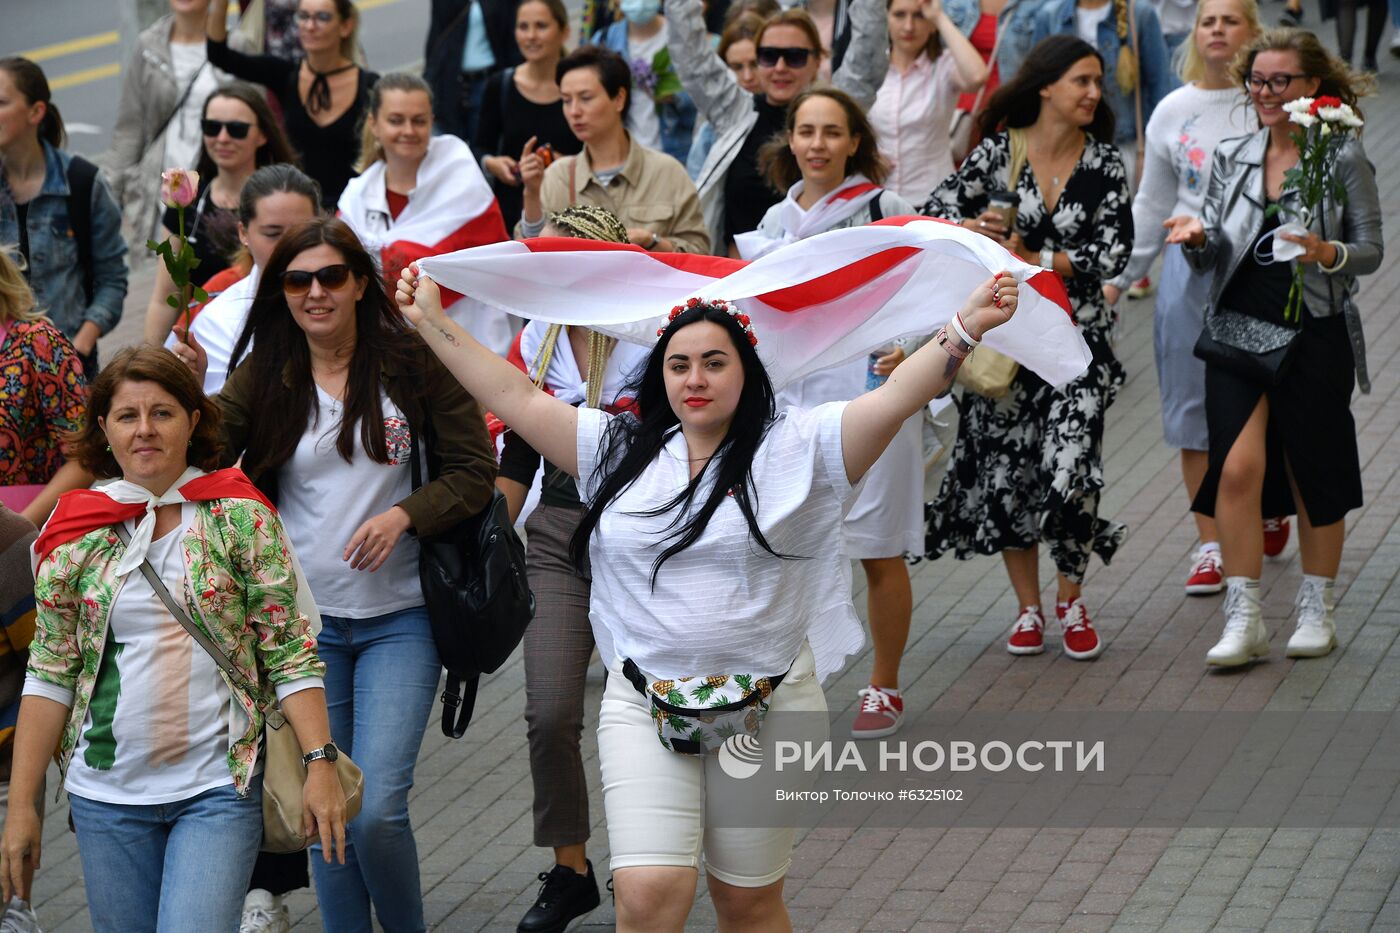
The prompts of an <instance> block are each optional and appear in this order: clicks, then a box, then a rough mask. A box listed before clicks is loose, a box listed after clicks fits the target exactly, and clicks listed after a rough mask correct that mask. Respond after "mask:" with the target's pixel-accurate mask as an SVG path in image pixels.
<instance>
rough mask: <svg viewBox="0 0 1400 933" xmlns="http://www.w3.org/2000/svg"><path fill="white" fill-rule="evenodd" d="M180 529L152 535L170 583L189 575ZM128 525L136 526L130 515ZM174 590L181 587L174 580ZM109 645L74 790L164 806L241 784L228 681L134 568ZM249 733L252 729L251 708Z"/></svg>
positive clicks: (114, 614) (184, 529) (115, 612)
mask: <svg viewBox="0 0 1400 933" xmlns="http://www.w3.org/2000/svg"><path fill="white" fill-rule="evenodd" d="M194 510H195V506H194V504H193V503H185V504H184V505H183V506H181V513H180V514H181V525H180V527H179V528H176V529H175V530H173V531H171V532H169V533H168V534H165V535H163V536H161V537H159V538H157V539H155V540H154V541H152V542H151V547H150V550H149V551H148V552H147V557H146V559H147V560H149V561H150V562H151V566H152V567H154V568H155V569H156V573H157V574H158V575H159V576H160V578H161V580H163V581H177V580H183V579H184V578H185V575H186V571H185V557H184V547H183V544H182V541H183V539H184V537H185V536H186V535H187V534H188V533H189V531H190V526H191V523H192V522H193V521H194ZM126 524H127V530H128V531H134V530H135V523H134V522H131V521H128V522H127V523H126ZM166 586H168V587H169V588H170V592H171V595H173V596H174V597H175V598H176V599H179V598H180V589H179V588H177V587H175V586H173V585H172V584H171V583H170V582H167V583H166ZM109 626H110V627H109V632H110V635H109V637H108V640H107V646H106V648H105V649H103V656H102V666H101V667H100V668H99V669H98V675H97V685H96V687H95V688H94V689H93V692H92V699H91V701H90V702H89V704H88V708H87V715H86V716H85V718H84V719H83V727H82V729H81V730H80V731H79V733H78V744H77V746H76V747H75V748H74V750H73V758H72V762H71V764H70V765H69V767H68V777H67V788H68V790H69V791H70V792H71V793H74V794H77V795H78V796H79V797H86V798H87V799H89V800H99V801H102V802H104V803H121V804H160V803H170V802H171V801H175V800H186V799H188V798H190V797H194V796H196V795H198V794H202V793H204V792H205V791H207V790H211V789H213V788H215V787H223V786H224V785H226V784H232V783H233V775H232V774H231V773H230V772H229V766H228V750H229V720H230V717H231V716H233V715H235V713H234V711H233V708H232V704H231V703H230V694H229V689H228V685H227V684H225V683H224V680H223V677H221V676H220V674H219V668H218V665H216V664H215V663H214V659H213V658H211V657H209V654H208V652H206V651H205V650H204V649H203V648H201V647H200V646H199V644H198V643H197V642H195V640H194V639H193V638H192V637H190V633H189V632H187V631H185V629H184V627H183V626H182V625H180V623H179V622H177V621H175V618H174V617H173V616H172V615H171V614H170V610H169V609H167V608H165V604H164V603H163V602H161V600H160V597H159V596H157V595H156V593H155V590H153V589H152V588H151V585H150V584H149V583H147V582H146V578H145V577H144V576H142V575H141V574H140V573H139V572H132V573H130V574H128V575H127V577H126V579H125V582H124V583H123V584H122V587H121V590H120V591H119V592H118V593H117V596H116V599H115V600H113V602H112V611H111V615H110V617H109ZM236 715H237V716H238V717H239V720H240V725H239V726H238V732H239V734H241V733H242V731H243V730H244V729H245V728H246V727H247V723H246V719H244V717H243V713H242V712H241V711H239V712H238V713H237V714H236Z"/></svg>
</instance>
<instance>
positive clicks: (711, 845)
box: [598, 642, 826, 888]
mask: <svg viewBox="0 0 1400 933" xmlns="http://www.w3.org/2000/svg"><path fill="white" fill-rule="evenodd" d="M774 711H799V712H806V711H810V712H821V713H825V712H826V696H825V695H824V694H823V693H822V688H821V684H820V683H818V682H817V677H816V671H815V665H814V661H813V658H812V649H811V648H810V647H809V646H808V645H807V644H806V643H805V642H804V643H803V645H802V651H801V653H799V654H798V656H797V661H796V662H794V664H793V666H792V671H791V672H790V673H789V674H788V676H787V677H786V678H784V680H783V682H782V683H781V684H779V685H778V689H776V690H774V691H773V702H772V705H771V706H770V707H769V712H770V713H772V712H774ZM799 718H803V717H799ZM787 721H788V722H792V720H787ZM782 724H783V720H781V719H779V720H778V721H776V722H775V721H774V720H773V719H771V718H765V720H764V724H763V726H762V728H761V729H760V730H759V736H760V738H761V739H763V740H764V741H765V742H767V741H778V740H780V739H782V738H784V736H783V735H781V734H779V732H780V730H781V729H782ZM770 726H772V727H773V728H771V729H770ZM803 737H804V738H807V736H806V735H804V736H803ZM598 760H599V764H600V766H601V770H602V772H603V810H604V812H605V814H606V815H607V820H608V846H609V848H610V849H611V851H612V856H611V859H610V861H609V866H610V868H611V869H612V870H613V871H617V870H618V869H619V868H637V867H641V866H648V867H656V866H673V867H677V868H694V869H696V870H697V871H698V870H699V869H700V855H701V852H703V853H704V856H705V871H706V873H707V874H709V875H710V876H711V877H713V878H716V879H718V880H720V881H723V882H724V883H725V884H732V885H734V886H736V887H741V888H759V887H763V886H765V885H769V884H772V883H773V882H775V881H778V880H780V879H781V878H782V877H783V876H784V875H786V874H787V870H788V867H789V866H790V865H791V864H792V844H793V839H794V837H795V835H796V832H797V831H796V830H795V829H793V828H792V827H786V828H767V827H765V828H755V829H736V828H731V827H720V826H713V825H712V822H713V821H712V820H710V819H708V817H709V816H710V814H711V812H712V809H711V808H712V807H714V806H717V805H719V806H722V805H723V802H724V798H718V799H716V800H711V799H709V798H708V797H707V795H706V784H707V782H706V778H707V776H711V775H713V776H712V777H711V778H710V779H711V780H713V781H715V782H716V784H721V783H722V784H723V786H724V787H725V789H726V794H728V795H732V794H733V793H734V790H733V788H734V784H735V782H733V781H720V780H719V770H718V769H719V758H718V756H716V755H706V756H705V757H703V758H701V757H698V756H692V755H678V754H676V753H675V752H672V751H669V750H667V749H665V748H663V747H662V745H661V742H660V740H659V739H658V738H657V736H656V725H655V723H654V722H652V718H651V713H650V711H649V709H648V707H647V704H646V700H645V699H644V698H643V697H642V695H641V694H640V693H638V692H637V689H636V688H635V687H633V686H632V684H631V683H630V682H629V681H628V680H627V678H626V677H624V676H622V666H621V664H620V663H619V664H618V665H617V666H615V667H613V668H612V669H611V670H610V672H609V676H608V685H607V688H606V689H605V690H604V691H603V706H602V709H601V710H600V712H599V714H598ZM813 777H815V775H813ZM754 786H755V789H756V790H757V789H758V788H760V787H766V785H764V784H762V782H758V783H756V784H755V785H754ZM767 793H769V794H771V793H772V791H771V789H767Z"/></svg>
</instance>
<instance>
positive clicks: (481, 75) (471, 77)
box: [462, 68, 496, 82]
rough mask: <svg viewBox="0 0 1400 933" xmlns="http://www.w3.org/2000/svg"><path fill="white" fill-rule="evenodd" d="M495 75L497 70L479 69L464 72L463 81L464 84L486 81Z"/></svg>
mask: <svg viewBox="0 0 1400 933" xmlns="http://www.w3.org/2000/svg"><path fill="white" fill-rule="evenodd" d="M495 73H496V69H495V68H478V69H476V70H475V71H464V72H462V80H463V81H464V82H470V81H485V80H486V79H487V78H489V77H491V76H492V75H493V74H495Z"/></svg>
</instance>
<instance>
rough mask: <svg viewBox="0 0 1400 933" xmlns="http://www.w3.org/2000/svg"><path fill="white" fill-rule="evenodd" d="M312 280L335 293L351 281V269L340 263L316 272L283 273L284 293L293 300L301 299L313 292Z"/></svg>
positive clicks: (291, 271) (298, 270) (292, 271)
mask: <svg viewBox="0 0 1400 933" xmlns="http://www.w3.org/2000/svg"><path fill="white" fill-rule="evenodd" d="M312 279H315V280H316V281H318V282H320V283H321V287H322V288H324V289H326V290H327V291H332V292H333V291H335V290H336V289H339V288H344V287H345V283H346V282H348V281H350V267H349V266H347V265H346V264H345V263H343V262H338V263H336V264H335V265H333V266H323V267H322V268H320V269H317V270H316V271H315V272H303V271H302V270H300V269H296V270H289V271H287V272H283V273H282V292H283V294H286V295H290V296H291V297H293V298H300V297H301V296H302V295H305V294H307V293H308V292H310V291H311V280H312Z"/></svg>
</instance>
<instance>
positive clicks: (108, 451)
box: [107, 444, 112, 453]
mask: <svg viewBox="0 0 1400 933" xmlns="http://www.w3.org/2000/svg"><path fill="white" fill-rule="evenodd" d="M111 452H112V445H111V444H108V445H107V453H111Z"/></svg>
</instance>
